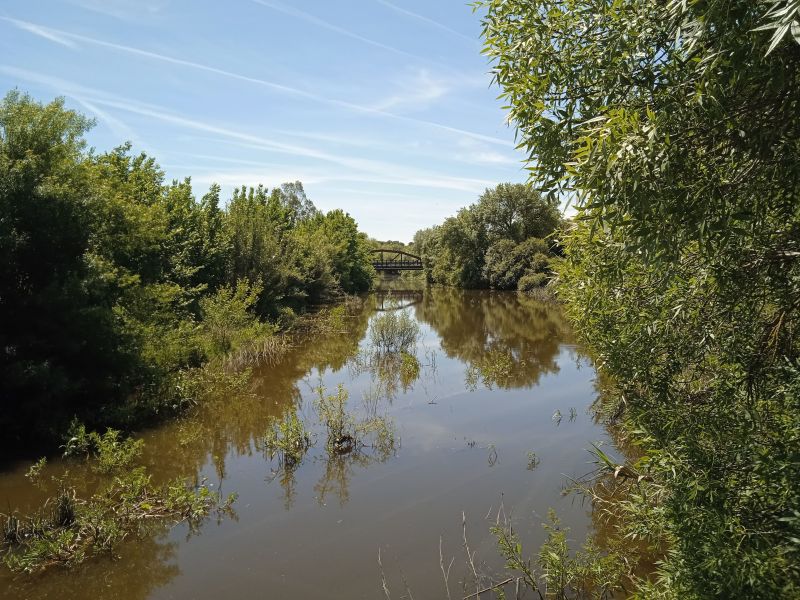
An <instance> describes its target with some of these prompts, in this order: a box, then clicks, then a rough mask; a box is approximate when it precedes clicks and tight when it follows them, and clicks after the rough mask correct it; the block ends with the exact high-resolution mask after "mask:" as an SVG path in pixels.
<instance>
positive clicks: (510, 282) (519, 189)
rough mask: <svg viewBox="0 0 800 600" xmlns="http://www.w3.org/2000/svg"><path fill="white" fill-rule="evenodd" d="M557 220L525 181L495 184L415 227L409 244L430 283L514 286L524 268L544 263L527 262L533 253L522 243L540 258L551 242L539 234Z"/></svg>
mask: <svg viewBox="0 0 800 600" xmlns="http://www.w3.org/2000/svg"><path fill="white" fill-rule="evenodd" d="M560 223H561V213H560V212H559V210H558V205H557V203H556V201H554V200H552V199H547V198H545V197H543V196H542V195H541V194H540V193H539V192H538V191H536V190H535V189H533V188H532V187H530V186H528V185H524V184H520V183H515V184H512V183H501V184H499V185H497V186H496V187H494V188H492V189H487V190H486V191H485V192H484V193H483V194H482V195H481V197H480V198H479V199H478V202H477V203H475V204H473V205H471V206H469V207H467V208H463V209H461V210H460V211H459V212H458V214H457V215H456V216H454V217H450V218H448V219H446V220H445V221H444V223H442V224H441V225H438V226H435V227H432V228H430V229H423V230H421V231H418V232H417V233H416V234H415V236H414V248H415V250H416V251H418V252H419V253H421V255H422V259H423V266H424V268H425V273H426V276H427V278H428V280H429V281H431V282H433V283H440V284H444V285H450V286H456V287H465V288H483V287H496V288H499V289H516V288H517V282H518V281H519V279H520V278H521V277H522V276H523V275H525V274H526V273H527V272H529V271H530V272H537V269H538V270H539V271H542V272H543V271H546V270H547V269H548V268H549V267H548V264H547V261H545V263H544V264H543V263H542V262H541V261H538V260H537V261H535V262H531V260H530V259H532V258H533V254H535V253H533V254H532V253H530V252H527V251H525V250H524V249H523V247H522V246H523V245H525V247H526V248H532V247H534V246H536V247H537V248H538V249H539V250H538V252H540V253H543V255H544V256H545V257H546V256H547V255H549V254H550V253H551V250H553V249H555V242H554V240H552V239H550V240H548V241H547V242H545V241H544V238H549V237H550V236H551V235H552V234H553V233H554V232H555V231H556V229H557V228H558V227H559V225H560ZM531 240H535V241H531ZM531 244H533V245H531ZM501 270H502V272H501Z"/></svg>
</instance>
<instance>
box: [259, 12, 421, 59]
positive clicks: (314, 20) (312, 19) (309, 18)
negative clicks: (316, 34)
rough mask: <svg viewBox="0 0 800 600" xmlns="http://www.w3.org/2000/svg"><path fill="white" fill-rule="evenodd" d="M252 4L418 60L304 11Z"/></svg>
mask: <svg viewBox="0 0 800 600" xmlns="http://www.w3.org/2000/svg"><path fill="white" fill-rule="evenodd" d="M253 2H255V3H256V4H260V5H262V6H266V7H267V8H271V9H272V10H277V11H278V12H282V13H283V14H285V15H289V16H290V17H294V18H296V19H301V20H303V21H306V22H307V23H311V24H313V25H317V26H318V27H322V28H324V29H328V30H330V31H334V32H336V33H338V34H340V35H343V36H345V37H349V38H352V39H354V40H358V41H359V42H363V43H365V44H369V45H370V46H374V47H376V48H381V49H383V50H388V51H389V52H393V53H395V54H400V55H402V56H407V57H410V58H417V59H419V58H420V57H417V56H415V55H413V54H411V53H410V52H406V51H405V50H401V49H399V48H395V47H394V46H389V45H388V44H384V43H383V42H379V41H377V40H373V39H370V38H367V37H364V36H363V35H359V34H357V33H354V32H352V31H350V30H349V29H345V28H344V27H340V26H338V25H335V24H334V23H331V22H329V21H325V20H324V19H320V18H319V17H316V16H314V15H312V14H311V13H307V12H306V11H304V10H300V9H298V8H293V7H291V6H286V5H285V4H281V3H279V2H269V1H267V0H253Z"/></svg>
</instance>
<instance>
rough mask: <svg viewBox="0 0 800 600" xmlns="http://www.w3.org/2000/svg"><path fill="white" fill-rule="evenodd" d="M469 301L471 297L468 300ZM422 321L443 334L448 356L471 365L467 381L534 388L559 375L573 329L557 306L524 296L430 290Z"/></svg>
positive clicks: (419, 307)
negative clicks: (562, 353) (560, 356)
mask: <svg viewBox="0 0 800 600" xmlns="http://www.w3.org/2000/svg"><path fill="white" fill-rule="evenodd" d="M465 300H466V301H465ZM414 308H415V310H416V316H417V319H419V320H420V321H424V322H425V323H428V324H429V325H430V326H431V327H433V329H434V330H436V333H438V334H439V335H440V336H441V346H442V349H443V350H444V351H445V352H446V353H447V355H448V356H450V357H454V358H458V359H459V360H461V361H463V362H465V363H467V376H466V380H467V385H468V387H471V388H473V389H474V388H475V386H476V385H477V383H478V381H482V382H483V383H484V385H486V387H488V388H489V389H491V388H492V387H493V386H497V387H499V388H503V389H511V388H523V387H524V388H529V387H533V386H535V385H536V384H537V383H538V382H539V379H540V378H541V376H542V375H545V374H548V373H557V372H558V368H559V367H558V364H557V362H556V357H557V356H558V353H559V349H560V346H561V345H562V344H564V343H570V342H571V333H570V329H569V326H568V325H567V323H566V321H565V320H564V317H563V315H562V313H561V311H560V310H559V309H558V307H556V306H553V305H551V304H547V303H543V302H540V301H537V300H534V299H532V298H529V297H527V296H524V295H522V294H519V295H518V294H502V293H501V294H497V293H494V294H492V293H488V294H487V293H469V292H462V291H459V290H453V289H449V288H436V289H431V290H428V291H427V292H426V294H425V297H424V299H423V301H422V303H421V304H419V305H417V306H415V307H414Z"/></svg>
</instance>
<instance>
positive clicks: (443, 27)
mask: <svg viewBox="0 0 800 600" xmlns="http://www.w3.org/2000/svg"><path fill="white" fill-rule="evenodd" d="M377 1H378V4H383V5H384V6H385V7H387V8H390V9H392V10H393V11H395V12H398V13H400V14H403V15H406V16H408V17H411V18H413V19H417V20H418V21H422V22H423V23H427V24H428V25H431V26H433V27H436V28H437V29H441V30H442V31H446V32H448V33H451V34H453V35H455V36H457V37H460V38H462V39H465V40H467V41H469V42H472V43H477V41H478V40H476V39H475V38H471V37H470V36H468V35H464V34H463V33H461V32H460V31H456V30H455V29H452V28H451V27H448V26H447V25H444V24H443V23H439V22H438V21H434V20H433V19H430V18H428V17H426V16H424V15H421V14H419V13H415V12H411V11H410V10H407V9H405V8H402V7H400V6H397V5H395V4H392V3H391V2H387V1H386V0H377Z"/></svg>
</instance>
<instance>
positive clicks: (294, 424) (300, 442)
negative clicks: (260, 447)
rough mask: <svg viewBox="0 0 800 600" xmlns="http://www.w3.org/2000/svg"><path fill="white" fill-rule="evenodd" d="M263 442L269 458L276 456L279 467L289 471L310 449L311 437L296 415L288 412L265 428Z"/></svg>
mask: <svg viewBox="0 0 800 600" xmlns="http://www.w3.org/2000/svg"><path fill="white" fill-rule="evenodd" d="M263 442H264V449H265V450H266V451H267V452H268V453H269V455H270V458H273V457H276V456H277V457H278V463H279V464H280V466H281V467H282V468H283V469H286V470H291V469H293V468H294V467H296V466H297V465H298V464H299V463H300V461H301V460H302V459H303V456H305V454H306V452H307V451H308V449H309V448H310V447H311V436H310V434H309V432H308V431H307V430H306V428H305V424H304V423H303V421H302V420H301V419H300V418H299V417H298V416H297V413H296V412H290V413H289V414H287V415H286V416H285V417H284V418H283V419H281V420H280V421H277V422H274V423H272V424H271V425H270V427H268V428H267V432H266V434H265V435H264V440H263Z"/></svg>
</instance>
